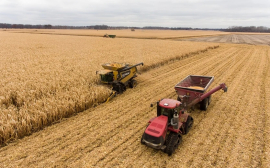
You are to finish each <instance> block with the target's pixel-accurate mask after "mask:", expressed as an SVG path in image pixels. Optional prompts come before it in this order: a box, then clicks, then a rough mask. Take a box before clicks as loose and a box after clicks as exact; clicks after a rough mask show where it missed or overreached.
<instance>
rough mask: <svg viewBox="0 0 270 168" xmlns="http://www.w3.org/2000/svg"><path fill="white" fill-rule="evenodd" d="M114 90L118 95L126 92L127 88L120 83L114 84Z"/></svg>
mask: <svg viewBox="0 0 270 168" xmlns="http://www.w3.org/2000/svg"><path fill="white" fill-rule="evenodd" d="M113 90H114V91H116V92H117V93H118V94H121V93H123V92H124V91H126V86H125V85H124V84H123V83H120V82H118V83H113Z"/></svg>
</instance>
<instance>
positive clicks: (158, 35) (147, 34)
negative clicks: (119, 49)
mask: <svg viewBox="0 0 270 168" xmlns="http://www.w3.org/2000/svg"><path fill="white" fill-rule="evenodd" d="M5 31H8V32H17V33H30V34H51V35H72V36H96V37H103V36H104V35H105V34H113V35H116V38H118V37H120V38H138V39H175V38H186V37H202V36H215V35H224V34H230V33H228V32H221V31H202V30H145V29H139V30H135V31H131V30H130V29H124V30H69V29H65V30H61V29H52V30H51V29H50V30H48V29H37V30H32V29H30V30H29V29H18V30H16V29H11V30H5Z"/></svg>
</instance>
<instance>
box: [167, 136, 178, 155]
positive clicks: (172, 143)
mask: <svg viewBox="0 0 270 168" xmlns="http://www.w3.org/2000/svg"><path fill="white" fill-rule="evenodd" d="M170 134H171V135H170ZM170 134H169V135H168V136H170V139H168V142H167V146H166V149H165V152H166V153H167V154H168V155H169V156H171V155H172V153H173V152H174V151H175V149H176V148H177V147H178V146H179V144H180V143H181V142H182V136H181V135H180V134H177V133H174V132H170ZM168 138H169V137H168Z"/></svg>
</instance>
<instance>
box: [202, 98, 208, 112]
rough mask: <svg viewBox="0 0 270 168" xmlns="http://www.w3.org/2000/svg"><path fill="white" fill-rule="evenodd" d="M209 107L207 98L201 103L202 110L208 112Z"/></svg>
mask: <svg viewBox="0 0 270 168" xmlns="http://www.w3.org/2000/svg"><path fill="white" fill-rule="evenodd" d="M207 107H208V98H205V99H203V100H202V101H201V103H200V109H201V110H204V111H206V110H207Z"/></svg>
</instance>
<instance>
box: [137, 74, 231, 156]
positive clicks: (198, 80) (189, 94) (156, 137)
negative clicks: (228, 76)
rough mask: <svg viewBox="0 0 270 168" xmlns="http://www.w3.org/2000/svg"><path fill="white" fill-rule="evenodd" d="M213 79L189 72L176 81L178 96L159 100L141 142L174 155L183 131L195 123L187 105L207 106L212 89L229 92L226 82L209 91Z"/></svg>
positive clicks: (184, 132)
mask: <svg viewBox="0 0 270 168" xmlns="http://www.w3.org/2000/svg"><path fill="white" fill-rule="evenodd" d="M213 80H214V77H212V76H194V75H189V76H187V77H186V78H185V79H183V80H182V81H180V82H179V83H178V84H176V85H175V91H176V93H177V94H178V96H177V100H172V99H162V100H161V101H158V102H157V117H154V118H152V119H151V120H149V124H148V126H147V128H146V129H145V131H144V133H143V135H142V138H141V143H142V144H144V145H146V146H149V147H151V148H154V149H161V150H163V151H164V152H166V153H167V154H168V155H172V153H173V152H174V151H175V149H176V148H177V147H178V145H179V144H180V143H181V141H182V135H184V134H187V133H188V132H189V130H190V128H191V127H192V124H193V118H192V117H191V116H190V115H189V114H188V113H187V111H188V109H189V108H190V107H193V106H194V105H195V104H197V103H199V102H200V107H201V109H202V110H206V109H207V107H208V105H209V103H210V100H211V95H212V94H213V93H215V92H216V91H218V90H220V89H223V90H224V92H227V86H226V85H225V83H222V84H220V85H219V86H217V87H215V88H214V89H212V90H210V91H209V92H206V90H207V89H208V88H209V86H210V85H211V83H212V82H213ZM151 106H152V105H151Z"/></svg>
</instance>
